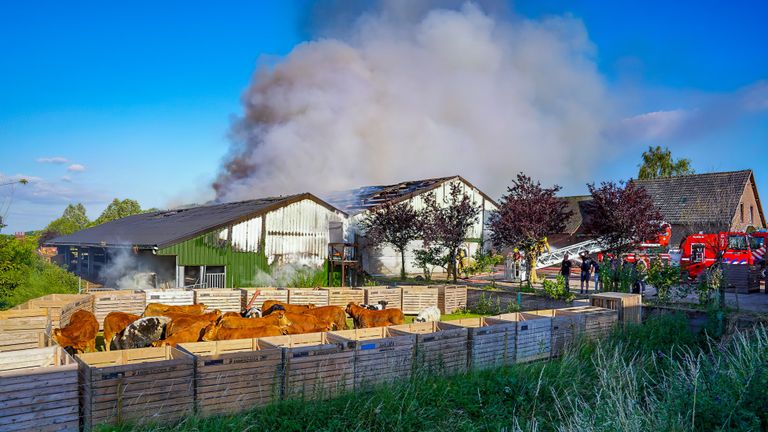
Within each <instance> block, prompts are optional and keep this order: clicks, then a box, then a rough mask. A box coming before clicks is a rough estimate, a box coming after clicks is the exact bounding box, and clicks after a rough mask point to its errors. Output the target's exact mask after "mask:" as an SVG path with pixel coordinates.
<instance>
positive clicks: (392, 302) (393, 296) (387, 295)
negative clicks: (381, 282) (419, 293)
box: [365, 286, 403, 309]
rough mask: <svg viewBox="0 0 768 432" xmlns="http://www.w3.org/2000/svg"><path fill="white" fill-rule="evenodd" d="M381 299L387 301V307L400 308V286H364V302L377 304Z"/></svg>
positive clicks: (401, 302)
mask: <svg viewBox="0 0 768 432" xmlns="http://www.w3.org/2000/svg"><path fill="white" fill-rule="evenodd" d="M381 300H384V301H386V302H387V309H402V307H403V290H402V288H399V287H385V286H379V287H368V288H365V304H378V303H379V302H380V301H381Z"/></svg>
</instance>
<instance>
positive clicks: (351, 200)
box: [327, 175, 498, 275]
mask: <svg viewBox="0 0 768 432" xmlns="http://www.w3.org/2000/svg"><path fill="white" fill-rule="evenodd" d="M453 184H458V185H459V186H460V187H461V189H462V191H463V192H464V193H466V194H467V195H468V196H469V197H470V198H471V199H472V200H473V201H474V203H475V205H477V206H479V207H480V209H481V212H480V216H479V217H478V219H477V221H476V222H475V224H474V226H473V227H472V228H470V230H469V232H467V241H466V245H465V251H466V252H467V253H468V256H472V255H474V253H475V252H476V251H477V250H478V248H481V247H482V248H487V247H489V246H490V242H489V240H488V239H489V238H490V235H489V233H488V231H487V230H488V229H487V222H488V218H489V217H490V215H491V212H493V211H495V210H497V209H498V204H497V203H496V202H495V201H494V200H493V199H492V198H490V197H489V196H488V195H486V194H485V193H483V192H482V191H481V190H480V189H478V188H477V187H475V186H474V185H472V184H471V183H470V182H468V181H467V180H465V179H464V178H463V177H461V176H458V175H455V176H451V177H439V178H431V179H425V180H412V181H404V182H400V183H396V184H390V185H379V186H364V187H360V188H357V189H352V190H348V191H342V192H336V193H333V194H331V195H329V196H328V197H327V199H328V202H330V203H331V204H333V205H335V206H336V207H337V208H339V209H341V210H343V211H345V212H346V213H348V214H349V227H348V231H349V233H348V237H349V238H358V244H359V245H360V253H359V259H360V260H361V265H362V267H363V270H365V271H366V272H368V273H370V274H374V275H382V274H384V275H392V274H399V273H400V266H401V264H400V255H399V253H398V252H397V251H396V250H394V249H393V248H392V247H389V246H384V247H381V248H377V249H373V248H369V247H365V238H364V237H362V236H361V235H360V234H361V233H360V231H359V229H358V224H359V222H360V221H361V220H362V219H364V218H365V216H366V214H367V213H368V212H369V211H372V210H374V209H375V208H377V207H378V206H380V205H383V204H384V203H393V204H394V203H400V202H410V203H411V205H413V207H414V208H415V209H417V210H418V209H420V208H423V206H424V201H423V198H424V196H425V194H427V193H430V192H434V193H435V194H436V198H437V201H438V202H444V198H445V197H446V196H448V195H449V194H450V191H451V185H453ZM422 246H423V243H422V242H421V241H414V242H412V244H411V246H409V247H408V249H407V251H406V257H405V261H406V269H405V270H406V272H407V273H420V272H421V269H419V268H418V267H416V266H415V265H414V264H413V259H414V251H415V250H418V249H420V248H421V247H422Z"/></svg>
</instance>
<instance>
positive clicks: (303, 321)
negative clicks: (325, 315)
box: [285, 313, 333, 334]
mask: <svg viewBox="0 0 768 432" xmlns="http://www.w3.org/2000/svg"><path fill="white" fill-rule="evenodd" d="M285 317H286V318H288V321H290V322H291V325H289V326H288V334H302V333H315V332H325V331H331V328H332V327H333V323H330V322H326V321H322V320H320V319H318V318H316V317H314V316H312V315H307V314H294V313H286V314H285Z"/></svg>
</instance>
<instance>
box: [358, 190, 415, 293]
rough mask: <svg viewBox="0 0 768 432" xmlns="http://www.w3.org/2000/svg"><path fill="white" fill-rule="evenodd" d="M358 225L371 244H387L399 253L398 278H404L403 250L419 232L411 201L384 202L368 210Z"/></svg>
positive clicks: (375, 245)
mask: <svg viewBox="0 0 768 432" xmlns="http://www.w3.org/2000/svg"><path fill="white" fill-rule="evenodd" d="M360 226H361V228H362V229H363V231H364V232H365V237H366V239H367V240H368V242H369V243H370V244H371V245H373V246H374V247H377V246H379V245H382V244H389V245H391V246H392V247H393V248H394V249H395V250H397V251H398V252H399V253H400V278H401V279H405V250H406V249H407V248H408V244H409V243H410V242H411V241H413V240H416V239H418V238H419V236H420V234H421V229H420V226H419V214H418V212H417V211H416V210H415V209H414V208H413V206H411V203H410V202H407V201H406V202H404V203H398V204H392V203H385V204H383V205H381V206H379V207H377V208H375V209H374V210H372V211H370V212H369V213H368V214H367V215H366V216H365V218H364V219H363V220H362V221H361V223H360Z"/></svg>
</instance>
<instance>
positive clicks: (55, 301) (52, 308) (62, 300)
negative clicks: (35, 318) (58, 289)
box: [13, 294, 93, 328]
mask: <svg viewBox="0 0 768 432" xmlns="http://www.w3.org/2000/svg"><path fill="white" fill-rule="evenodd" d="M35 309H45V310H46V311H47V313H48V314H49V316H50V318H51V327H52V328H61V327H64V326H66V325H67V324H69V319H70V318H71V317H72V314H74V313H75V312H77V311H79V310H81V309H82V310H87V311H89V312H93V301H92V299H91V296H90V295H88V294H49V295H46V296H43V297H38V298H36V299H32V300H29V301H28V302H26V303H23V304H21V305H19V306H16V307H15V308H13V310H23V311H28V310H35Z"/></svg>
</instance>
